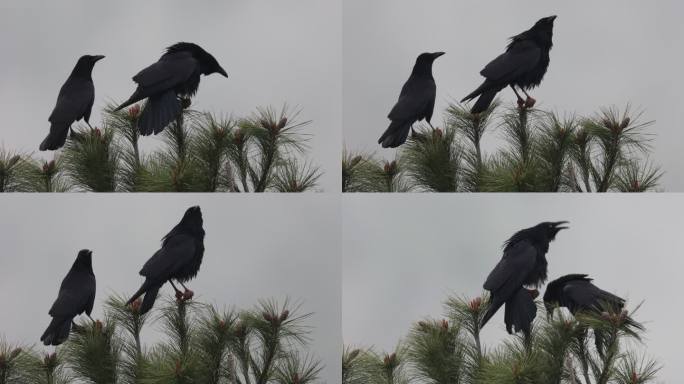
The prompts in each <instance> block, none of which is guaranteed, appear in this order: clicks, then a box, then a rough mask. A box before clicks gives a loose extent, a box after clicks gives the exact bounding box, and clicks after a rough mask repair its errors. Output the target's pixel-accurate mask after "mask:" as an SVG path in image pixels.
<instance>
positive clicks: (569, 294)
mask: <svg viewBox="0 0 684 384" xmlns="http://www.w3.org/2000/svg"><path fill="white" fill-rule="evenodd" d="M562 296H563V298H564V299H565V301H567V303H566V306H567V307H568V308H570V310H571V311H573V310H575V309H582V308H585V309H589V308H592V309H596V310H600V309H602V305H605V304H609V305H611V306H615V307H618V308H622V306H623V305H624V302H625V301H624V300H623V299H622V298H620V297H618V296H615V295H613V294H612V293H610V292H606V291H604V290H602V289H600V288H599V287H597V286H595V285H594V284H592V283H590V282H588V281H578V282H569V283H567V284H565V286H564V287H563V295H562ZM561 304H563V303H561ZM573 307H574V308H573Z"/></svg>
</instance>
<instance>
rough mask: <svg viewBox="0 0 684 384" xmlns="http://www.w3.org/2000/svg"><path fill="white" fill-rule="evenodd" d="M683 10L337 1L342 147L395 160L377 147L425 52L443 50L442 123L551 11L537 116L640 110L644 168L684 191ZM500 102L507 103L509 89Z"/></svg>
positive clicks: (604, 4) (637, 5)
mask: <svg viewBox="0 0 684 384" xmlns="http://www.w3.org/2000/svg"><path fill="white" fill-rule="evenodd" d="M683 12H684V3H682V2H678V1H659V2H657V3H647V2H639V1H635V0H629V1H620V0H609V1H601V2H593V1H587V0H581V1H573V2H560V1H543V0H520V1H505V2H504V1H480V2H468V1H452V0H430V1H396V0H374V1H366V0H345V1H344V4H343V15H344V17H343V30H344V36H343V57H344V64H343V79H344V86H343V88H344V90H343V102H344V111H343V118H344V133H343V135H344V143H345V146H346V147H347V148H348V149H352V150H363V151H368V152H376V154H378V155H380V156H382V157H385V158H388V159H389V158H393V157H394V153H395V150H391V149H385V150H383V149H381V148H380V146H379V145H377V140H378V137H380V135H381V134H382V132H383V131H384V130H385V128H387V125H388V123H389V121H388V120H387V117H386V116H387V113H388V112H389V111H390V109H391V108H392V106H393V105H394V103H395V102H396V99H397V97H398V96H399V91H400V90H401V86H402V85H403V83H404V82H405V81H406V79H407V78H408V76H409V74H410V72H411V68H412V67H413V64H414V62H415V58H416V56H418V54H420V53H421V52H426V51H430V52H431V51H446V55H444V56H442V57H440V58H439V59H437V61H436V62H435V65H434V71H433V72H434V76H435V80H436V82H437V101H436V104H435V114H434V116H433V123H436V124H437V125H438V126H442V116H443V111H444V109H445V108H446V106H447V103H448V102H450V101H454V100H460V99H461V98H463V96H465V95H466V94H468V93H470V91H472V90H473V89H475V88H476V87H477V86H478V85H479V84H480V83H481V82H482V80H483V78H482V77H481V76H480V75H479V71H480V70H481V69H482V68H483V67H484V66H485V65H486V64H487V63H488V62H489V61H490V60H492V59H494V58H495V57H496V56H498V55H499V54H500V53H502V52H503V51H504V50H505V47H506V44H507V38H508V37H510V36H513V35H515V34H518V33H520V32H522V31H524V30H526V29H528V28H530V27H531V26H532V25H533V24H534V22H535V21H536V20H538V19H539V18H541V17H544V16H549V15H553V14H557V15H558V19H557V20H556V23H555V29H554V48H553V50H552V51H551V64H550V67H549V71H548V72H547V74H546V77H545V79H544V82H543V83H542V85H541V88H538V89H536V90H534V91H533V92H532V95H533V96H534V97H535V98H536V99H537V101H538V104H537V105H538V107H540V108H542V109H544V110H552V111H556V112H558V113H560V114H564V113H568V114H571V113H573V112H575V113H577V114H578V115H587V114H593V113H594V112H597V111H598V109H599V107H604V106H611V105H615V106H618V107H619V108H621V109H622V108H624V106H625V105H627V103H631V104H632V107H633V108H634V109H641V110H643V111H644V115H643V120H644V121H648V120H656V123H655V125H654V126H652V127H651V128H649V132H651V133H655V134H656V136H655V137H654V140H653V142H652V144H653V153H654V155H653V156H652V160H653V161H654V162H655V163H656V164H660V165H661V166H662V168H663V170H665V171H666V174H665V176H664V177H663V179H662V180H661V181H662V183H661V186H662V187H663V188H664V189H665V190H668V191H684V177H682V175H683V174H684V164H683V163H682V156H681V153H682V150H683V149H684V129H682V128H683V127H682V124H681V121H682V119H681V107H682V105H684V97H682V94H681V92H680V89H681V88H682V85H684V80H682V78H681V76H677V75H675V76H673V74H676V73H679V72H680V71H681V68H682V67H684V56H683V55H681V46H682V42H683V41H684V24H682V22H681V15H682V13H683ZM500 96H501V97H502V99H503V100H504V102H507V103H512V102H513V101H515V96H514V94H513V92H511V91H510V89H506V90H504V91H503V92H501V93H500ZM433 125H434V124H433ZM500 143H501V141H500V136H499V133H498V132H493V133H492V132H490V133H489V134H488V135H486V136H485V139H484V142H483V147H484V149H485V150H486V151H488V152H490V153H491V151H492V150H493V149H494V148H496V147H498V145H499V144H500Z"/></svg>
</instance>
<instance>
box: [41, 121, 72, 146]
mask: <svg viewBox="0 0 684 384" xmlns="http://www.w3.org/2000/svg"><path fill="white" fill-rule="evenodd" d="M70 126H71V124H69V123H60V122H55V123H52V124H51V125H50V133H48V135H47V137H46V138H45V140H43V142H42V143H40V147H39V149H40V150H41V151H55V150H57V149H60V148H62V147H63V146H64V143H66V138H67V134H68V133H69V127H70Z"/></svg>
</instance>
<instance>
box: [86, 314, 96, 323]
mask: <svg viewBox="0 0 684 384" xmlns="http://www.w3.org/2000/svg"><path fill="white" fill-rule="evenodd" d="M86 316H88V318H89V319H90V321H92V322H93V323H94V322H95V320H93V318H92V317H90V315H89V314H87V313H86Z"/></svg>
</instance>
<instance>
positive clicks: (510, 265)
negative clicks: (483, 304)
mask: <svg viewBox="0 0 684 384" xmlns="http://www.w3.org/2000/svg"><path fill="white" fill-rule="evenodd" d="M536 258H537V249H536V248H535V247H534V246H533V245H532V244H530V243H529V242H527V241H520V242H518V243H516V244H515V245H513V246H511V247H509V248H507V249H506V251H505V252H504V255H503V257H502V258H501V261H499V263H498V264H497V265H496V267H494V269H493V270H492V272H490V273H489V276H488V277H487V280H486V281H485V283H484V289H486V290H488V291H490V292H495V291H498V292H499V293H500V294H501V295H502V296H504V297H511V296H512V295H513V294H514V293H515V292H516V291H517V290H518V289H519V288H520V287H522V285H523V281H524V280H525V276H527V274H528V273H529V272H530V271H532V269H533V268H534V264H535V262H536Z"/></svg>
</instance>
